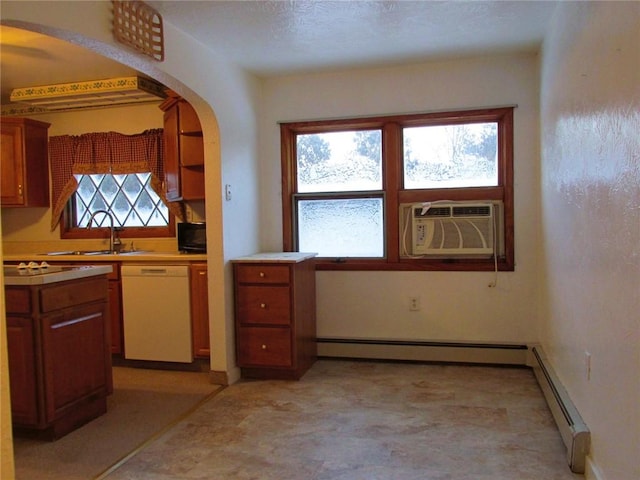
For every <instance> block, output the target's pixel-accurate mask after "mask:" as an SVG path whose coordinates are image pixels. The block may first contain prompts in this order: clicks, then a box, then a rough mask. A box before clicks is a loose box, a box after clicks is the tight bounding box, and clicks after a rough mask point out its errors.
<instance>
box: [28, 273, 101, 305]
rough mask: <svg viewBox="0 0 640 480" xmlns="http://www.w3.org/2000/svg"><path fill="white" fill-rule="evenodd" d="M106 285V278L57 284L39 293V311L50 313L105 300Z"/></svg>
mask: <svg viewBox="0 0 640 480" xmlns="http://www.w3.org/2000/svg"><path fill="white" fill-rule="evenodd" d="M107 296H108V284H107V279H106V278H96V279H87V280H86V281H84V282H82V283H81V284H78V282H70V283H59V284H54V286H52V287H46V288H43V289H42V290H41V291H40V311H41V312H43V313H44V312H51V311H53V310H61V309H63V308H67V307H73V306H76V305H82V304H83V303H90V302H96V301H100V300H105V299H107Z"/></svg>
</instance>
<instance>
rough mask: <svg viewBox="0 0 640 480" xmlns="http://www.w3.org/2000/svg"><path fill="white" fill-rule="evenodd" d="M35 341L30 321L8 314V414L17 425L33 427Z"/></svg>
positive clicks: (36, 416)
mask: <svg viewBox="0 0 640 480" xmlns="http://www.w3.org/2000/svg"><path fill="white" fill-rule="evenodd" d="M34 341H35V339H34V331H33V322H32V320H31V319H30V318H25V317H17V316H12V315H7V350H8V354H9V385H10V388H11V413H12V416H13V422H14V423H15V424H16V425H23V426H35V425H37V424H38V422H39V419H38V398H37V395H38V389H37V386H36V378H37V377H36V363H35V362H36V353H35V343H34Z"/></svg>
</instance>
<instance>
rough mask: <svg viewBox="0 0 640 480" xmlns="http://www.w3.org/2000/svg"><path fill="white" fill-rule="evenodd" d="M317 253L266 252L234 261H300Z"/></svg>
mask: <svg viewBox="0 0 640 480" xmlns="http://www.w3.org/2000/svg"><path fill="white" fill-rule="evenodd" d="M316 255H317V253H305V252H264V253H255V254H253V255H247V256H246V257H238V258H234V259H233V260H232V261H233V262H238V263H243V262H246V263H251V262H260V263H298V262H302V261H304V260H307V259H309V258H313V257H315V256H316Z"/></svg>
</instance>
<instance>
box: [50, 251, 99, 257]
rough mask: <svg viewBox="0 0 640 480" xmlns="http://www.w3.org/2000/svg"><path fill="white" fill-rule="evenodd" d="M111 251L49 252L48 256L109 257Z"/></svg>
mask: <svg viewBox="0 0 640 480" xmlns="http://www.w3.org/2000/svg"><path fill="white" fill-rule="evenodd" d="M109 254H111V251H110V250H66V251H62V252H48V253H47V254H46V255H52V256H57V255H109Z"/></svg>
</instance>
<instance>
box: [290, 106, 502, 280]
mask: <svg viewBox="0 0 640 480" xmlns="http://www.w3.org/2000/svg"><path fill="white" fill-rule="evenodd" d="M281 145H282V179H283V198H282V202H283V244H284V247H285V250H293V251H306V252H316V253H318V258H319V268H322V269H390V270H394V269H395V270H402V269H406V270H410V269H438V270H443V269H444V270H485V269H487V270H488V269H493V268H495V267H496V266H497V267H498V268H500V269H502V270H512V269H513V109H512V108H497V109H485V110H472V111H456V112H439V113H430V114H412V115H395V116H386V117H372V118H356V119H344V120H330V121H314V122H295V123H283V124H281ZM444 207H446V208H447V209H448V210H446V211H447V212H449V211H450V212H453V213H452V214H451V215H452V216H456V215H458V216H459V217H462V218H458V219H449V220H443V219H442V218H440V219H437V220H426V217H427V216H431V215H433V216H437V215H444V214H445V213H443V212H444V211H445V209H444ZM450 207H451V208H450ZM454 207H455V208H454ZM429 209H431V210H430V212H429V213H427V214H425V212H426V211H428V210H429ZM421 214H422V215H423V216H425V219H421V220H419V221H415V220H414V216H415V217H416V218H418V217H421ZM476 216H479V217H483V216H486V218H475V217H476ZM454 220H455V221H454ZM436 221H437V222H439V224H441V225H443V226H444V229H441V230H442V232H445V231H446V230H447V229H449V228H450V229H451V230H452V231H453V232H454V233H450V234H446V232H445V233H444V234H443V235H444V236H448V237H450V238H451V239H453V238H454V237H455V238H458V237H460V238H461V241H462V239H464V240H465V241H468V240H470V239H471V236H472V234H473V235H476V234H475V233H473V232H474V231H475V230H477V231H478V233H477V235H478V236H480V237H481V241H482V242H484V249H482V248H480V249H472V248H467V249H464V248H456V249H451V248H449V249H442V251H443V252H447V253H446V254H439V255H438V254H432V251H431V250H428V249H427V250H424V249H423V250H420V249H419V248H418V246H417V243H418V242H419V241H420V238H421V237H423V236H424V235H425V230H419V228H424V227H420V225H422V224H426V223H429V222H431V223H433V224H435V222H436ZM416 228H418V230H416ZM465 229H467V230H468V231H469V232H471V233H465ZM483 229H484V230H483ZM485 230H486V231H485ZM494 232H495V234H494ZM428 235H431V236H433V235H436V236H437V235H438V233H437V232H436V233H435V234H434V232H433V231H432V232H428ZM445 240H446V241H449V239H443V244H444V242H445ZM434 241H435V240H434ZM407 244H409V247H408V248H407ZM467 251H468V252H473V253H474V254H469V255H467V254H465V252H467ZM416 252H418V253H419V254H416ZM424 252H427V253H424ZM477 252H481V253H482V254H481V255H478V254H477Z"/></svg>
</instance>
